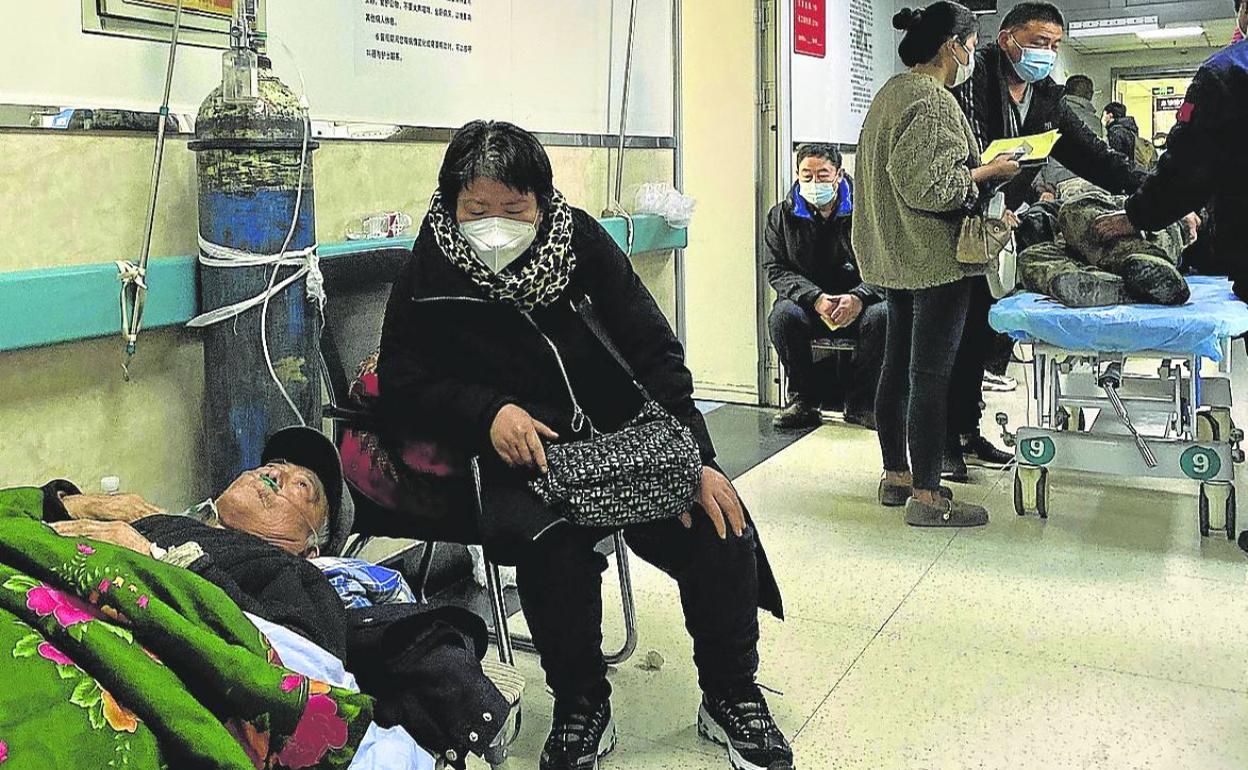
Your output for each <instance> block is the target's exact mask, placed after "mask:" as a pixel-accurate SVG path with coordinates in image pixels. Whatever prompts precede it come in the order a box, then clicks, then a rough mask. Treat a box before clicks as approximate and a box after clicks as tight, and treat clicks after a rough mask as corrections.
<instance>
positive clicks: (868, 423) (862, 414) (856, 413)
mask: <svg viewBox="0 0 1248 770" xmlns="http://www.w3.org/2000/svg"><path fill="white" fill-rule="evenodd" d="M845 423H846V424H847V425H857V426H858V427H860V428H866V429H867V430H875V429H876V426H875V412H869V411H867V410H866V409H847V410H845Z"/></svg>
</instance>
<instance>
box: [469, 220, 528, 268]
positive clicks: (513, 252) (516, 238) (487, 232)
mask: <svg viewBox="0 0 1248 770" xmlns="http://www.w3.org/2000/svg"><path fill="white" fill-rule="evenodd" d="M459 231H460V232H461V233H463V235H464V238H466V239H467V240H468V245H469V246H471V247H472V250H473V252H475V253H476V255H477V258H478V259H480V260H481V261H482V262H484V263H485V265H486V267H488V268H490V269H491V270H493V271H494V272H496V273H501V272H502V271H504V270H506V269H507V268H508V267H509V266H510V265H511V263H512V262H515V261H516V260H517V259H519V258H520V257H521V256H523V254H524V253H525V252H526V251H528V250H529V247H530V246H532V245H533V241H535V240H537V226H536V225H535V224H533V223H530V222H520V221H518V220H515V219H508V218H507V217H488V218H486V219H474V220H473V221H471V222H463V223H461V224H460V225H459Z"/></svg>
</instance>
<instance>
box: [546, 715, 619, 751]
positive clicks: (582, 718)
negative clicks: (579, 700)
mask: <svg viewBox="0 0 1248 770" xmlns="http://www.w3.org/2000/svg"><path fill="white" fill-rule="evenodd" d="M607 714H608V712H607V708H606V705H605V704H602V705H599V706H597V707H596V708H592V709H585V708H583V707H577V708H570V709H567V710H559V709H556V711H555V718H554V724H553V726H552V727H551V729H550V740H549V741H548V743H547V748H548V749H555V750H558V751H572V752H576V753H583V750H584V747H585V745H586V743H596V742H597V740H598V739H599V738H600V737H601V735H602V731H603V730H605V729H606V725H607V719H608V716H607Z"/></svg>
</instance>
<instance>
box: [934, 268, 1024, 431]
mask: <svg viewBox="0 0 1248 770" xmlns="http://www.w3.org/2000/svg"><path fill="white" fill-rule="evenodd" d="M966 281H967V282H968V283H969V284H970V301H969V302H968V304H967V308H966V328H965V330H964V331H963V332H962V344H961V345H960V346H958V357H957V359H956V361H955V362H954V366H953V380H952V383H951V385H950V388H949V435H950V437H953V436H956V435H963V436H971V435H976V436H977V435H979V422H980V420H981V419H982V418H983V412H984V410H983V407H982V406H981V404H982V403H983V401H984V370H985V369H989V370H990V371H993V372H996V373H997V374H1005V368H1006V367H1007V366H1008V365H1009V363H1010V355H1011V354H1012V353H1013V351H1014V344H1013V343H1012V342H1010V339H1009V337H1007V336H1006V335H1003V334H998V333H997V332H996V331H994V330H993V328H992V325H991V324H989V323H988V311H990V310H991V309H992V305H993V303H994V302H995V301H996V300H994V299H993V298H992V292H991V291H989V289H988V279H986V278H978V277H977V278H967V279H966Z"/></svg>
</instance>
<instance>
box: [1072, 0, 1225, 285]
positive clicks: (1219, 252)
mask: <svg viewBox="0 0 1248 770" xmlns="http://www.w3.org/2000/svg"><path fill="white" fill-rule="evenodd" d="M1238 7H1239V10H1240V12H1241V16H1240V24H1241V25H1248V4H1245V3H1243V1H1242V0H1241V2H1240V5H1239V6H1238ZM1245 125H1248V42H1240V43H1236V44H1234V45H1232V46H1230V47H1229V48H1227V49H1225V50H1223V51H1221V52H1220V53H1218V54H1215V55H1214V56H1213V57H1212V58H1210V59H1209V60H1208V61H1207V62H1205V64H1204V66H1202V67H1201V68H1200V71H1198V72H1197V73H1196V77H1195V79H1194V80H1193V81H1192V85H1191V87H1190V88H1188V90H1187V96H1186V98H1185V99H1184V102H1183V106H1182V107H1181V108H1180V109H1179V114H1178V123H1177V124H1176V125H1175V127H1174V128H1173V129H1172V130H1171V131H1170V137H1169V140H1168V141H1167V143H1166V154H1165V155H1162V156H1161V160H1160V162H1159V163H1158V166H1157V170H1156V171H1155V172H1154V173H1153V174H1152V175H1151V176H1150V177H1149V178H1148V180H1147V181H1146V182H1145V183H1144V186H1143V187H1142V188H1141V189H1140V191H1139V192H1138V193H1136V194H1135V195H1133V196H1131V198H1129V199H1128V200H1127V204H1126V213H1125V214H1112V215H1109V216H1107V217H1104V218H1102V220H1101V221H1100V222H1098V224H1097V231H1098V233H1099V234H1100V235H1101V237H1103V238H1111V237H1121V236H1128V235H1131V234H1134V233H1138V232H1139V231H1140V230H1147V231H1156V230H1161V229H1164V228H1165V227H1166V226H1167V225H1169V224H1171V223H1172V222H1175V221H1177V220H1178V219H1180V218H1181V217H1183V216H1184V215H1185V214H1186V213H1187V212H1189V211H1192V210H1198V209H1200V208H1202V207H1207V208H1208V210H1209V212H1210V214H1211V217H1212V220H1213V222H1216V227H1212V228H1207V229H1205V230H1203V231H1202V233H1201V237H1200V239H1199V240H1197V241H1196V243H1195V244H1193V248H1194V247H1200V249H1201V250H1202V251H1204V252H1205V254H1204V256H1203V258H1202V260H1201V261H1202V262H1203V263H1204V264H1207V265H1218V266H1219V268H1218V269H1219V270H1225V271H1226V272H1227V273H1228V274H1229V275H1230V277H1231V278H1233V279H1235V293H1236V294H1237V295H1238V296H1239V297H1240V299H1243V300H1244V301H1245V302H1248V252H1245V243H1248V224H1245V217H1244V214H1245V212H1248V187H1245V184H1244V180H1245V179H1248V145H1246V144H1245V141H1244V126H1245ZM1191 257H1192V255H1191V254H1190V249H1189V254H1188V258H1189V259H1191Z"/></svg>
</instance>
